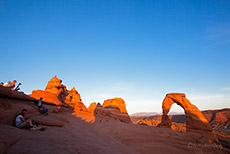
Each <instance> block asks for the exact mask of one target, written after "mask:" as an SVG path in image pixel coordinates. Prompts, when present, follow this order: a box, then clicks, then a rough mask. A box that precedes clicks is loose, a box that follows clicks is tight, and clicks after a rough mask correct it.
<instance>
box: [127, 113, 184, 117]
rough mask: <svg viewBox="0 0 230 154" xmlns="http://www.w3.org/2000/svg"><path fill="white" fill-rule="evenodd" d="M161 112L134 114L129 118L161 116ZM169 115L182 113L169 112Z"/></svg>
mask: <svg viewBox="0 0 230 154" xmlns="http://www.w3.org/2000/svg"><path fill="white" fill-rule="evenodd" d="M161 114H162V113H161V112H136V113H133V114H130V116H131V117H135V116H155V115H161ZM169 115H184V113H183V112H170V113H169Z"/></svg>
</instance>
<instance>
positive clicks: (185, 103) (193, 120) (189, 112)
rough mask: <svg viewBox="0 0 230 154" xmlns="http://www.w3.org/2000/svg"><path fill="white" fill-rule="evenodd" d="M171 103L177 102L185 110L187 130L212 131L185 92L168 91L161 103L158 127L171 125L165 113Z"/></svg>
mask: <svg viewBox="0 0 230 154" xmlns="http://www.w3.org/2000/svg"><path fill="white" fill-rule="evenodd" d="M173 103H177V104H178V105H180V106H181V107H182V108H183V109H184V110H185V114H186V130H187V131H190V130H202V131H209V132H210V131H212V128H211V126H210V124H209V123H208V121H207V119H206V118H205V117H204V116H203V114H202V113H201V112H200V110H199V109H198V108H197V107H196V106H195V105H193V104H191V103H190V102H189V100H188V99H187V98H186V96H185V94H182V93H170V94H167V95H166V97H165V99H164V101H163V104H162V109H163V115H162V121H161V123H160V125H159V127H171V125H172V122H171V120H170V119H169V117H168V115H167V114H168V112H169V110H170V108H171V106H172V104H173Z"/></svg>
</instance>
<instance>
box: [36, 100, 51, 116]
mask: <svg viewBox="0 0 230 154" xmlns="http://www.w3.org/2000/svg"><path fill="white" fill-rule="evenodd" d="M42 99H43V98H42V97H40V99H39V101H38V104H37V105H38V110H39V112H40V113H41V114H46V115H47V114H48V109H46V108H45V107H43V106H42Z"/></svg>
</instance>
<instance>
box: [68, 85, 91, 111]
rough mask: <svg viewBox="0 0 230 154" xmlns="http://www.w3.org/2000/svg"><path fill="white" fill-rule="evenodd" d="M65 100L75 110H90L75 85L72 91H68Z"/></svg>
mask: <svg viewBox="0 0 230 154" xmlns="http://www.w3.org/2000/svg"><path fill="white" fill-rule="evenodd" d="M65 102H66V103H67V104H69V105H71V106H72V107H73V108H74V111H75V112H80V111H84V112H88V109H87V108H86V106H85V105H84V104H83V103H82V101H81V96H80V94H79V93H78V91H77V90H76V89H75V87H73V88H72V89H71V90H70V91H68V95H67V96H66V99H65Z"/></svg>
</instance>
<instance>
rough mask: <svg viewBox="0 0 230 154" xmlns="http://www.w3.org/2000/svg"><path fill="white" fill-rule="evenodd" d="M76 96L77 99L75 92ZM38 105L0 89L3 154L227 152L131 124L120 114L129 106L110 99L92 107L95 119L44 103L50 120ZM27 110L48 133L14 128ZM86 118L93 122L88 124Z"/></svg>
mask: <svg viewBox="0 0 230 154" xmlns="http://www.w3.org/2000/svg"><path fill="white" fill-rule="evenodd" d="M73 91H74V93H75V94H76V91H75V90H73ZM45 92H46V93H52V92H47V91H45ZM52 94H54V93H52ZM54 95H55V96H56V97H57V95H56V94H54ZM67 96H68V95H67ZM57 99H58V97H57ZM35 100H36V99H35V98H32V97H30V96H28V95H25V94H23V93H19V92H15V91H13V92H12V91H11V90H10V89H7V88H5V87H2V86H0V112H1V114H0V119H1V121H0V131H1V132H3V133H0V153H6V154H14V153H35V154H36V153H37V154H38V153H44V154H46V153H47V154H48V153H94V154H101V153H110V154H117V153H119V154H127V153H132V154H135V153H137V154H138V153H152V152H153V151H154V153H156V154H158V153H159V154H162V153H191V154H193V153H213V154H221V153H226V152H227V149H224V148H223V147H222V146H221V145H220V143H219V142H218V141H216V140H215V139H216V138H215V136H214V135H212V134H207V133H203V132H202V133H196V132H185V133H179V132H176V131H173V130H171V129H165V128H159V127H149V126H144V125H135V124H132V123H131V122H128V118H127V117H126V116H124V115H126V114H127V115H128V113H127V112H121V110H122V111H126V107H125V108H124V105H125V103H124V100H122V99H120V98H119V99H116V98H115V99H109V101H105V102H106V103H103V105H100V104H96V103H93V104H92V106H91V107H89V109H90V108H92V109H90V111H93V110H94V111H93V114H92V113H90V112H89V114H83V113H82V114H81V113H77V114H75V110H74V109H73V107H72V106H71V105H69V106H70V107H71V108H72V110H70V109H69V107H66V106H63V105H61V106H60V105H56V104H55V103H52V102H44V106H45V107H46V108H48V109H49V115H47V116H45V115H41V114H40V113H39V112H38V110H37V106H36V105H34V101H35ZM58 100H59V101H61V100H60V99H58ZM113 100H115V101H114V102H113ZM61 102H62V101H61ZM107 102H109V103H107ZM95 105H96V107H95ZM103 106H105V107H103ZM120 107H122V108H120ZM23 108H26V109H27V110H28V114H27V117H28V118H31V119H33V120H34V121H36V122H38V123H39V125H41V126H46V127H48V128H47V130H46V131H44V132H41V131H30V130H26V129H18V128H16V127H13V125H12V123H13V121H14V117H15V116H16V115H17V114H18V113H19V112H20V110H21V109H23ZM89 109H87V110H89ZM84 117H85V119H90V118H91V119H94V120H93V121H87V120H84ZM126 120H127V121H126ZM210 140H211V141H212V142H210Z"/></svg>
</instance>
